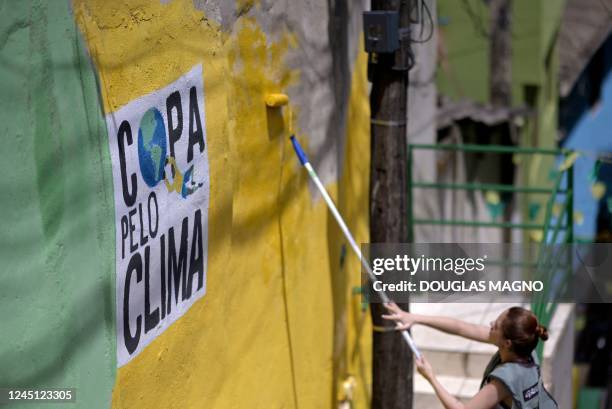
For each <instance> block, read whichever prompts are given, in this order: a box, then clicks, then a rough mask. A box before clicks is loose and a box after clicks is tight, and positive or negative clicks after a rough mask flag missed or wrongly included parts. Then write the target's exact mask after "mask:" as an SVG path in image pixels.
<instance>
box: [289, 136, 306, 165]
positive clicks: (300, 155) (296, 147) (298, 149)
mask: <svg viewBox="0 0 612 409" xmlns="http://www.w3.org/2000/svg"><path fill="white" fill-rule="evenodd" d="M291 143H292V144H293V149H294V150H295V154H296V155H297V156H298V159H299V160H300V163H301V164H302V166H303V165H305V164H306V162H308V157H307V156H306V154H305V153H304V151H303V150H302V147H301V146H300V143H299V142H298V140H297V139H296V138H295V135H292V136H291Z"/></svg>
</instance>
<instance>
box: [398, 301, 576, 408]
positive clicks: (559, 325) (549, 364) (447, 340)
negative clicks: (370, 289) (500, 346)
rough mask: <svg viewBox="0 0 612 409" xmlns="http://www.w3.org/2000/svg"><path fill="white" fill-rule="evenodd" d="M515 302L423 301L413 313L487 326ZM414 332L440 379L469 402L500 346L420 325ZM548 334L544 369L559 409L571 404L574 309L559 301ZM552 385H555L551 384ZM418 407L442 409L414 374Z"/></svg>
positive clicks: (435, 398) (420, 379)
mask: <svg viewBox="0 0 612 409" xmlns="http://www.w3.org/2000/svg"><path fill="white" fill-rule="evenodd" d="M515 305H516V304H502V303H495V304H479V303H471V304H470V303H461V304H459V303H457V304H420V303H414V304H412V305H411V306H410V308H411V312H414V313H416V314H427V315H444V316H449V317H454V318H458V319H461V320H464V321H468V322H472V323H476V324H483V325H487V326H488V325H489V323H490V322H491V321H494V320H495V319H496V318H497V317H498V316H499V314H500V313H501V312H503V311H504V310H505V309H507V308H509V307H511V306H515ZM412 334H413V337H414V340H415V342H416V343H417V345H418V347H419V349H420V350H421V351H422V352H423V354H424V355H425V357H426V358H427V359H428V360H429V362H430V363H431V365H432V367H433V370H434V373H435V374H436V376H437V377H438V380H439V381H440V383H441V384H442V385H443V386H444V387H446V388H447V390H448V391H449V392H450V393H452V394H453V395H454V396H456V397H457V398H459V399H461V400H463V401H467V400H469V399H470V398H472V397H473V396H474V395H475V394H476V393H478V390H479V389H480V382H481V379H482V375H483V373H484V370H485V367H486V365H487V363H488V362H489V360H490V359H491V356H493V354H494V353H495V351H496V350H497V348H496V347H495V346H493V345H489V344H483V343H479V342H475V341H470V340H466V339H463V338H460V337H456V336H453V335H448V334H444V333H442V332H439V331H436V330H433V329H431V328H427V327H424V326H420V325H417V326H415V327H414V328H413V329H412ZM549 334H550V338H549V340H548V341H546V343H545V348H544V364H543V365H542V373H543V376H544V383H545V385H546V387H547V389H548V390H549V391H550V392H551V394H552V395H553V396H554V397H555V399H556V400H557V402H558V403H559V408H560V409H570V408H571V407H572V402H573V400H572V382H571V369H572V358H573V347H574V346H573V345H574V336H573V307H572V305H570V304H559V305H558V307H557V309H556V312H555V315H554V316H553V319H552V321H551V324H550V326H549ZM551 385H554V387H553V386H551ZM413 407H414V408H415V409H442V408H443V406H442V405H441V404H440V402H439V400H438V398H437V397H436V396H435V394H434V391H433V389H432V388H431V386H430V385H429V383H428V382H427V381H426V380H425V379H424V378H423V377H422V376H421V375H419V374H415V376H414V406H413Z"/></svg>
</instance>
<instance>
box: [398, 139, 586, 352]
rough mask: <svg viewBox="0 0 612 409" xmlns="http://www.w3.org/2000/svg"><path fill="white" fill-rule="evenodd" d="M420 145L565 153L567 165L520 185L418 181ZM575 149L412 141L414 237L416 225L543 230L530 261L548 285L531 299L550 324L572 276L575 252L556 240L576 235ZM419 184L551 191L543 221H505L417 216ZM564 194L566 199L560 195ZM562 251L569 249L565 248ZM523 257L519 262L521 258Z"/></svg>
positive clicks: (569, 239) (544, 322)
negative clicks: (541, 181) (544, 181)
mask: <svg viewBox="0 0 612 409" xmlns="http://www.w3.org/2000/svg"><path fill="white" fill-rule="evenodd" d="M419 150H436V151H441V150H446V151H449V150H450V151H456V152H479V153H491V154H508V155H529V156H533V155H546V156H552V157H560V156H564V157H566V161H565V162H566V163H567V165H563V166H561V167H560V168H559V170H558V171H556V172H555V173H554V175H553V176H554V177H553V183H552V186H516V185H508V184H491V183H437V182H423V181H415V180H414V179H413V174H414V172H413V169H412V164H413V163H414V162H413V158H414V154H415V151H419ZM572 154H573V153H572V152H571V151H567V150H558V149H542V148H529V147H514V146H506V145H475V144H461V145H452V144H438V145H427V144H411V145H408V196H409V199H408V220H409V222H408V223H409V226H408V234H409V242H414V226H415V225H448V226H461V227H488V228H500V229H520V230H523V231H525V230H530V231H540V232H541V233H542V234H541V237H542V239H541V241H540V245H539V251H538V254H537V259H536V260H535V261H534V262H532V263H526V265H527V266H529V267H531V268H535V269H537V271H538V272H539V274H542V276H543V277H545V278H546V280H545V282H544V284H545V291H543V292H542V293H539V294H538V295H537V296H536V297H535V298H534V299H533V300H532V303H531V308H532V311H533V312H534V313H535V314H536V316H537V317H538V320H539V321H540V323H541V324H542V325H545V326H548V325H549V324H550V321H551V319H552V316H553V314H554V312H555V309H556V306H557V304H556V303H555V302H554V301H553V300H554V295H555V292H557V291H559V288H560V286H562V285H564V283H565V284H567V279H568V278H569V277H570V275H571V273H572V271H571V270H572V265H573V259H572V252H571V251H567V250H568V249H567V247H566V246H554V245H555V244H571V243H572V242H573V240H574V237H573V213H574V211H573V184H574V168H573V163H572V161H571V157H570V156H571V155H572ZM415 189H436V190H446V189H450V190H469V191H494V192H512V193H517V194H543V195H549V197H548V199H547V201H546V206H545V214H544V218H543V222H541V223H531V222H521V223H512V222H505V221H483V220H454V219H448V220H436V219H417V218H415V217H414V211H413V200H412V199H413V197H414V190H415ZM559 199H561V200H559ZM555 204H556V205H557V206H560V208H559V207H558V209H559V211H558V214H556V215H555V214H554V213H555V212H553V208H554V207H555ZM561 252H564V253H563V254H561ZM489 262H494V263H498V264H514V265H516V262H514V261H512V260H510V261H508V260H490V261H489ZM520 263H522V261H520V262H519V264H520ZM542 347H543V344H542V343H539V347H538V355H539V356H540V359H541V358H542Z"/></svg>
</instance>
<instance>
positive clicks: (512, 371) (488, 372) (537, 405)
mask: <svg viewBox="0 0 612 409" xmlns="http://www.w3.org/2000/svg"><path fill="white" fill-rule="evenodd" d="M492 379H497V380H498V381H499V382H501V383H502V384H503V385H504V386H505V387H506V389H508V391H510V394H511V395H512V408H511V409H557V408H558V406H557V402H555V400H554V399H553V397H552V396H551V395H550V393H548V391H547V390H546V389H545V388H544V385H543V384H542V379H541V377H540V367H539V365H538V359H537V356H536V354H535V351H534V352H533V353H532V354H531V362H529V363H518V362H506V363H502V362H501V358H500V356H499V352H496V353H495V355H493V358H491V361H490V362H489V364H488V365H487V369H485V372H484V376H483V378H482V383H481V385H480V388H482V387H483V386H485V385H486V384H487V383H489V382H490V381H491V380H492ZM497 407H498V408H504V409H508V408H506V406H505V405H503V404H500V405H498V406H497Z"/></svg>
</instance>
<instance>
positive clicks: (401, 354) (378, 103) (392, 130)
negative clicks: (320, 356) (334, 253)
mask: <svg viewBox="0 0 612 409" xmlns="http://www.w3.org/2000/svg"><path fill="white" fill-rule="evenodd" d="M409 3H410V0H372V10H373V11H374V10H391V11H399V26H400V29H402V28H404V29H405V28H408V27H409V24H410V10H409ZM402 33H404V34H403V35H401V36H400V50H399V51H398V52H396V53H389V54H371V55H370V64H369V75H370V80H371V82H372V91H371V94H370V109H371V116H372V124H371V138H372V139H371V174H370V242H371V243H401V242H406V241H407V239H408V237H407V233H408V214H407V182H408V180H407V170H408V167H407V163H406V161H407V143H406V109H407V94H408V92H407V91H408V89H407V87H408V66H409V56H410V54H409V47H410V38H409V36H408V35H406V30H403V31H402ZM400 306H401V307H402V308H404V309H407V308H408V305H405V304H404V305H400ZM371 313H372V322H373V325H374V326H376V327H383V326H390V324H389V323H388V322H383V321H384V320H383V319H382V318H381V315H382V314H383V313H384V307H383V306H382V305H381V304H374V303H373V304H371ZM372 348H373V351H372V352H373V354H372V367H373V368H372V408H373V409H400V408H401V409H411V408H412V365H413V363H412V359H413V358H412V353H411V351H410V349H409V347H408V346H407V345H406V343H405V342H404V340H403V339H402V336H401V334H399V333H398V332H396V331H392V332H377V331H375V332H374V333H373V347H372Z"/></svg>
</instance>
